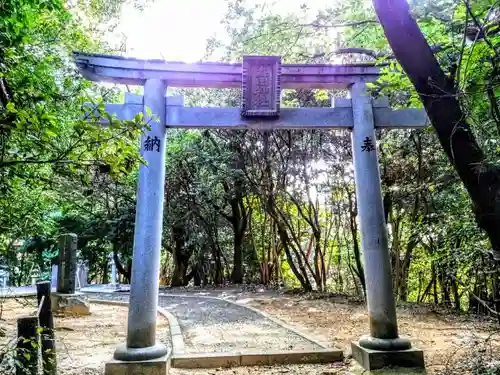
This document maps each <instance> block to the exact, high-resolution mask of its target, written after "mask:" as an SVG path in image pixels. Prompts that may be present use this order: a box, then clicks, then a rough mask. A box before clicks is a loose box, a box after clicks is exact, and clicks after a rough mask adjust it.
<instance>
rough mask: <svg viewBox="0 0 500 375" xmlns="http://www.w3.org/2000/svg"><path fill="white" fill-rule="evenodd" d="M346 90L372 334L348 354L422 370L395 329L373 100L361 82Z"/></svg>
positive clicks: (419, 355)
mask: <svg viewBox="0 0 500 375" xmlns="http://www.w3.org/2000/svg"><path fill="white" fill-rule="evenodd" d="M350 92H351V101H352V111H353V120H354V126H353V131H352V153H353V159H354V178H355V183H356V199H357V207H358V215H359V216H358V217H359V226H360V231H361V249H362V251H363V257H364V272H365V280H366V297H367V305H368V306H367V307H368V315H369V320H370V334H369V335H366V336H363V337H361V338H360V340H359V341H358V342H352V345H351V348H352V356H353V357H354V359H355V360H356V361H357V362H358V363H360V364H361V366H363V368H365V369H366V370H375V369H380V368H383V367H389V366H390V367H392V366H397V367H412V368H424V355H423V352H422V351H421V350H418V349H415V348H412V346H411V342H410V340H409V339H407V338H403V337H399V333H398V324H397V319H396V303H395V300H394V294H393V290H392V276H391V263H390V258H389V246H388V241H387V228H386V224H385V219H384V208H383V204H382V188H381V184H380V172H379V166H378V158H377V149H376V139H375V126H374V117H373V108H372V99H371V97H370V96H369V94H367V91H366V85H365V84H364V83H362V82H359V83H355V84H353V85H352V86H351V87H350Z"/></svg>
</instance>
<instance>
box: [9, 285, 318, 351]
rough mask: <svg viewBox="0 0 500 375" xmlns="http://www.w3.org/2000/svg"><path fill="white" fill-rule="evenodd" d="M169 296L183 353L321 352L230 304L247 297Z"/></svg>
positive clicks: (28, 290)
mask: <svg viewBox="0 0 500 375" xmlns="http://www.w3.org/2000/svg"><path fill="white" fill-rule="evenodd" d="M129 290H130V287H129V286H128V285H118V286H116V285H89V286H87V287H85V288H82V289H81V290H80V291H81V292H83V293H86V294H87V295H88V296H89V297H90V298H95V299H107V300H120V301H128V299H129V293H128V292H129ZM53 291H55V290H54V289H53ZM173 292H181V293H182V295H176V294H174V295H173V294H171V293H172V292H167V291H166V290H160V296H159V301H158V302H159V303H158V304H159V306H160V307H162V308H164V309H165V310H168V311H169V312H170V313H172V314H173V315H174V316H175V317H176V319H177V320H178V322H179V325H180V328H181V331H182V335H183V339H184V346H185V351H186V352H187V353H214V352H245V351H256V350H258V351H261V352H266V351H287V350H318V349H321V347H320V346H319V345H318V344H317V343H314V342H312V341H310V340H308V339H306V338H304V337H302V336H300V335H298V334H297V333H295V332H293V331H291V330H290V329H288V328H286V327H283V326H281V325H280V324H277V323H276V322H274V321H273V320H271V319H269V318H267V317H266V316H264V315H261V314H259V313H258V312H256V311H254V310H252V309H249V308H247V307H245V306H243V305H238V304H236V303H234V302H231V301H230V300H232V301H235V300H240V301H242V302H243V299H244V298H245V297H247V296H246V293H233V292H230V291H222V290H221V291H215V290H214V291H212V292H207V291H198V292H188V291H186V292H183V291H181V290H179V291H173ZM228 292H229V293H228ZM181 293H179V294H181ZM29 295H36V287H34V286H24V287H17V288H5V289H0V297H2V296H3V297H8V296H29ZM215 297H222V298H223V299H221V298H215Z"/></svg>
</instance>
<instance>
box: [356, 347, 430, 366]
mask: <svg viewBox="0 0 500 375" xmlns="http://www.w3.org/2000/svg"><path fill="white" fill-rule="evenodd" d="M351 350H352V357H353V358H354V359H355V360H356V361H357V362H358V363H359V364H360V365H361V366H362V367H363V368H364V369H365V370H368V371H370V370H378V369H381V368H384V367H404V368H416V369H424V368H425V362H424V352H423V351H422V350H419V349H415V348H411V349H406V350H391V351H387V350H385V351H382V350H373V349H367V348H364V347H362V346H361V345H359V343H357V342H352V343H351Z"/></svg>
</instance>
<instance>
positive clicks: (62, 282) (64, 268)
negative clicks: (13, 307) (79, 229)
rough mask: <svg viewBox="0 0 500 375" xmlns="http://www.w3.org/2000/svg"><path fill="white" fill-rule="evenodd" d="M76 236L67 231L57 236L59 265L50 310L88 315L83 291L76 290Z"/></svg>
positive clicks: (86, 301) (88, 311)
mask: <svg viewBox="0 0 500 375" xmlns="http://www.w3.org/2000/svg"><path fill="white" fill-rule="evenodd" d="M77 243H78V237H77V236H76V234H73V233H69V234H64V235H62V236H60V237H59V267H58V270H57V288H56V293H52V295H51V299H52V310H53V311H54V312H55V313H59V314H74V315H89V314H90V305H89V303H88V299H87V297H86V296H85V295H84V294H83V293H77V292H76V269H77V259H76V258H77V257H76V249H77Z"/></svg>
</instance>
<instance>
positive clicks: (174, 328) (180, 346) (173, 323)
mask: <svg viewBox="0 0 500 375" xmlns="http://www.w3.org/2000/svg"><path fill="white" fill-rule="evenodd" d="M88 301H89V303H97V304H103V305H115V306H128V305H129V302H128V301H113V300H106V299H93V298H89V300H88ZM158 313H159V314H160V315H161V316H163V317H164V318H166V319H167V321H168V325H169V327H170V342H171V343H172V353H173V355H177V354H179V355H182V354H184V339H183V337H182V332H181V327H180V326H179V321H178V320H177V318H176V317H175V316H174V315H173V314H172V313H171V312H169V311H167V310H165V309H162V308H161V307H158Z"/></svg>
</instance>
